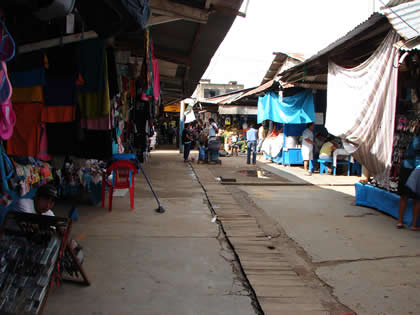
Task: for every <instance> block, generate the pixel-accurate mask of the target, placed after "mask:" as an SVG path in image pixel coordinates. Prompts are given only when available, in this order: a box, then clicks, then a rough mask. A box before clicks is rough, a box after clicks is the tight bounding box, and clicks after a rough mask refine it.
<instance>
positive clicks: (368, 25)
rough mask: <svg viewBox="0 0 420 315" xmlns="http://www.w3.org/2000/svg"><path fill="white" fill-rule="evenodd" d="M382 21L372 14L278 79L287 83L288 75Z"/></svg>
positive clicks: (381, 16) (381, 17)
mask: <svg viewBox="0 0 420 315" xmlns="http://www.w3.org/2000/svg"><path fill="white" fill-rule="evenodd" d="M382 20H385V21H386V18H385V17H384V15H383V14H380V13H376V12H375V13H373V14H372V15H371V16H370V17H369V18H368V19H367V20H366V21H364V22H362V23H361V24H359V25H358V26H356V27H355V28H354V29H353V30H351V31H350V32H348V33H347V34H346V35H344V36H343V37H341V38H339V39H338V40H336V41H335V42H333V43H331V44H330V45H328V46H327V47H325V48H324V49H322V50H320V51H319V52H318V53H316V54H315V55H313V56H312V57H310V58H309V59H306V60H305V61H304V62H302V63H300V64H298V65H296V66H294V67H292V68H290V69H287V70H285V71H282V72H281V73H280V74H279V76H280V77H285V79H286V81H287V80H288V77H289V75H291V74H292V73H294V72H297V71H299V70H301V69H305V68H306V67H307V66H309V65H310V64H312V63H314V62H315V61H316V60H320V58H321V57H322V56H328V54H329V53H331V52H332V51H334V50H335V49H336V48H338V47H340V46H341V45H343V44H344V43H348V42H349V41H350V40H353V39H357V38H358V37H359V35H360V34H362V33H364V32H366V31H367V30H368V29H372V28H373V27H375V26H376V25H378V23H380V22H381V21H382ZM390 28H391V26H390ZM327 60H328V59H326V60H324V63H325V66H327V64H328V61H327ZM282 79H283V78H282Z"/></svg>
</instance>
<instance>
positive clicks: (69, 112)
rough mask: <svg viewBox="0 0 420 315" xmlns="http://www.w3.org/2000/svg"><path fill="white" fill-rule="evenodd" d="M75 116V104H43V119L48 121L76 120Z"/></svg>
mask: <svg viewBox="0 0 420 315" xmlns="http://www.w3.org/2000/svg"><path fill="white" fill-rule="evenodd" d="M75 117H76V107H75V106H43V109H42V116H41V121H42V122H46V123H65V122H72V121H74V120H75Z"/></svg>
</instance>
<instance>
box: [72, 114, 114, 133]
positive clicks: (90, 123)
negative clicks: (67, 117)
mask: <svg viewBox="0 0 420 315" xmlns="http://www.w3.org/2000/svg"><path fill="white" fill-rule="evenodd" d="M80 126H81V127H82V128H84V129H90V130H110V129H111V120H110V118H109V115H108V116H107V117H104V118H97V119H80Z"/></svg>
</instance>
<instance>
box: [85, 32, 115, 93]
mask: <svg viewBox="0 0 420 315" xmlns="http://www.w3.org/2000/svg"><path fill="white" fill-rule="evenodd" d="M79 68H80V74H81V75H82V77H83V80H84V85H82V86H79V92H82V93H95V92H102V91H104V90H105V85H106V84H105V75H106V61H105V42H104V41H103V40H100V39H92V40H85V41H83V42H81V43H80V64H79ZM108 93H109V92H108Z"/></svg>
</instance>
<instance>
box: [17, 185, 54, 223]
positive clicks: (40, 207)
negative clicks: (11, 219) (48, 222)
mask: <svg viewBox="0 0 420 315" xmlns="http://www.w3.org/2000/svg"><path fill="white" fill-rule="evenodd" d="M57 195H58V194H57V189H56V188H55V186H54V185H51V184H45V185H42V186H41V187H39V188H38V190H37V192H36V194H35V197H34V199H30V198H22V199H19V200H18V201H16V203H15V205H14V206H13V209H12V210H13V211H17V212H25V213H32V214H42V215H49V216H54V212H52V210H51V209H52V208H53V207H54V204H55V200H56V199H57Z"/></svg>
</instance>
